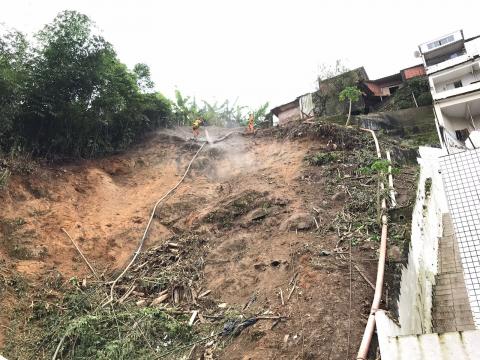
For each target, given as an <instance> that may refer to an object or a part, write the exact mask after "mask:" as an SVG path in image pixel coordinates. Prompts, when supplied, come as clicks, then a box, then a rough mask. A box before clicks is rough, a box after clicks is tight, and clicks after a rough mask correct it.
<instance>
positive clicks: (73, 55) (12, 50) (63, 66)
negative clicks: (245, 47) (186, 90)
mask: <svg viewBox="0 0 480 360" xmlns="http://www.w3.org/2000/svg"><path fill="white" fill-rule="evenodd" d="M34 39H35V40H34V41H33V42H31V43H29V41H27V38H26V37H25V35H23V34H22V33H20V32H18V31H15V30H6V31H3V32H2V31H0V153H2V152H3V153H6V152H11V151H16V152H18V151H20V152H22V151H25V152H28V153H31V154H33V155H34V156H43V157H50V158H54V157H61V158H65V157H93V156H96V155H101V154H105V153H108V152H111V151H115V150H119V149H124V148H126V147H127V146H128V145H130V144H131V143H132V142H134V141H136V140H138V139H139V138H140V137H141V136H142V135H143V134H145V133H146V132H148V131H151V130H152V129H155V128H156V127H158V126H171V125H190V123H191V122H192V121H193V120H194V118H195V117H199V116H200V117H202V118H204V119H205V120H206V123H207V124H209V125H218V126H238V125H242V124H243V123H244V122H245V121H246V119H247V118H248V114H247V111H248V112H253V113H254V115H255V119H256V121H257V122H259V121H262V120H263V119H264V118H265V115H266V111H267V107H268V103H266V104H264V105H262V106H260V107H259V108H258V109H253V110H252V109H247V107H245V106H240V105H238V104H237V103H236V102H235V103H233V104H231V103H230V102H229V101H228V100H226V101H224V102H223V103H221V104H218V103H217V102H215V103H209V102H206V101H200V105H199V103H197V101H196V100H195V98H193V99H192V98H191V97H188V96H184V95H182V94H181V93H180V91H178V90H177V91H176V94H175V100H174V101H170V100H168V99H167V98H165V97H164V96H163V95H162V94H160V93H158V92H156V91H155V90H154V87H155V84H154V82H153V81H152V79H151V72H150V68H149V66H148V65H147V64H144V63H139V64H136V65H135V66H134V67H133V69H129V68H128V67H127V66H126V65H125V64H123V63H122V62H121V61H120V60H119V59H118V57H117V54H116V52H115V50H114V49H113V46H112V45H111V44H110V43H109V42H108V41H107V40H105V39H104V38H103V37H102V36H101V35H100V32H99V31H98V29H97V27H96V26H95V24H94V23H93V22H92V21H91V20H90V19H89V18H88V16H86V15H83V14H81V13H78V12H76V11H63V12H61V13H59V14H58V15H57V16H56V17H55V19H54V20H53V21H52V23H50V24H48V25H46V26H44V28H43V29H41V30H40V31H39V32H38V33H36V34H35V36H34Z"/></svg>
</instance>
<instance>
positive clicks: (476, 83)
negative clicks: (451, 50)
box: [429, 59, 480, 100]
mask: <svg viewBox="0 0 480 360" xmlns="http://www.w3.org/2000/svg"><path fill="white" fill-rule="evenodd" d="M452 60H453V59H452ZM429 81H430V87H431V90H432V97H433V99H434V100H441V99H446V98H450V97H454V96H458V95H461V94H466V93H471V92H474V91H477V90H480V60H476V61H467V62H465V63H464V64H460V65H458V66H455V67H454V68H451V69H448V70H445V71H442V72H439V73H438V74H436V75H432V76H430V78H429Z"/></svg>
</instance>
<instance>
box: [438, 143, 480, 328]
mask: <svg viewBox="0 0 480 360" xmlns="http://www.w3.org/2000/svg"><path fill="white" fill-rule="evenodd" d="M440 168H441V171H442V178H443V183H444V188H445V193H446V195H447V201H448V207H449V210H450V214H451V216H452V220H453V227H454V231H455V237H456V239H457V242H458V247H459V250H460V257H461V261H462V267H463V273H464V277H465V284H466V286H467V292H468V298H469V301H470V307H471V309H472V313H473V317H474V320H475V325H476V327H477V328H480V149H477V150H469V151H464V152H461V153H456V154H452V155H447V156H444V157H442V158H441V159H440ZM453 296H455V294H453Z"/></svg>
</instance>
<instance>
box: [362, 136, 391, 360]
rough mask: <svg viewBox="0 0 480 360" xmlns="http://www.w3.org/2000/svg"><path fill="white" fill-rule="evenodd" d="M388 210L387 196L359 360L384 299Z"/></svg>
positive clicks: (363, 356) (376, 143) (366, 349)
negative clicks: (371, 294) (369, 307)
mask: <svg viewBox="0 0 480 360" xmlns="http://www.w3.org/2000/svg"><path fill="white" fill-rule="evenodd" d="M360 130H364V131H368V132H370V133H371V134H372V136H373V140H374V141H375V147H376V149H377V157H378V158H379V159H381V158H382V155H381V152H380V146H379V145H378V140H377V136H376V135H375V132H374V131H373V130H370V129H360ZM380 188H381V190H382V193H383V189H384V188H385V186H384V184H383V182H381V183H380ZM386 210H387V202H386V200H385V196H384V197H383V198H382V211H383V213H384V214H383V215H382V236H381V240H380V248H379V253H380V254H379V258H378V267H377V281H376V283H375V294H374V296H373V301H372V307H371V309H370V315H369V316H368V321H367V325H366V326H365V331H364V333H363V338H362V342H361V343H360V347H359V349H358V353H357V360H367V356H368V349H369V348H370V343H371V341H372V337H373V332H374V330H375V313H376V311H377V310H378V308H379V307H380V301H381V299H382V291H383V278H384V274H385V257H386V253H387V227H388V223H387V216H386V215H385V212H386Z"/></svg>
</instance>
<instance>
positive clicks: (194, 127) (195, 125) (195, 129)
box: [192, 118, 203, 140]
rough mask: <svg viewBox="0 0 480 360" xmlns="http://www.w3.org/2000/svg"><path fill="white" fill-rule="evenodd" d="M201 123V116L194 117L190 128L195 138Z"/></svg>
mask: <svg viewBox="0 0 480 360" xmlns="http://www.w3.org/2000/svg"><path fill="white" fill-rule="evenodd" d="M202 124H203V120H202V119H201V118H197V119H195V121H194V122H193V124H192V130H193V138H194V139H195V140H197V138H198V136H199V135H200V125H202Z"/></svg>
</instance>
